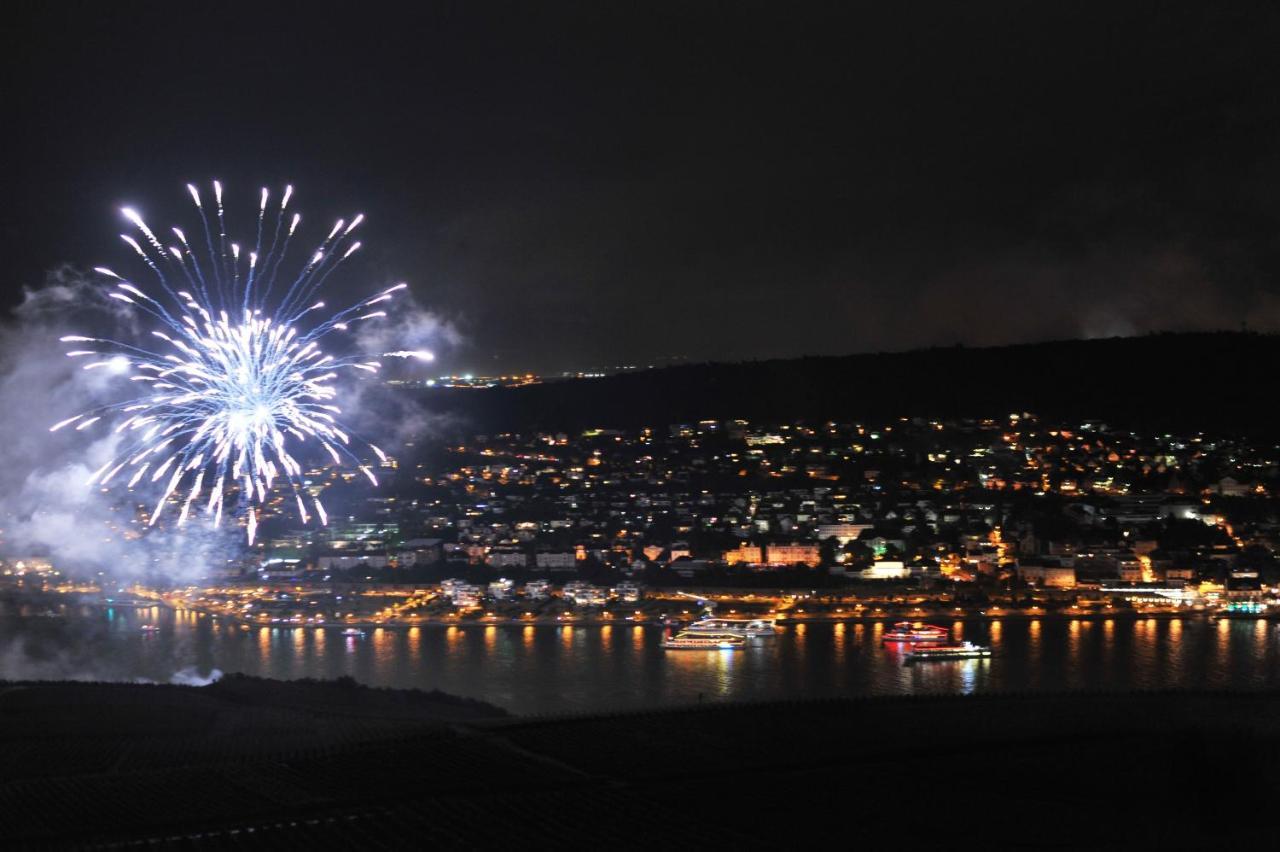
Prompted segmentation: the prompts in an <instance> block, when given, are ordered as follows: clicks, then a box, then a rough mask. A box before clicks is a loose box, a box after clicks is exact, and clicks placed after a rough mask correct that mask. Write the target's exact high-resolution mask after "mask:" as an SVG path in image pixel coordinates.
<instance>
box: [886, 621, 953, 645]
mask: <svg viewBox="0 0 1280 852" xmlns="http://www.w3.org/2000/svg"><path fill="white" fill-rule="evenodd" d="M950 637H951V631H950V630H947V628H945V627H935V626H934V625H932V624H923V623H921V622H919V621H899V622H898V623H897V624H895V625H893V629H892V630H888V631H886V632H885V634H884V636H882V637H880V641H881V642H882V643H884V642H913V643H914V642H945V641H947V639H949V638H950Z"/></svg>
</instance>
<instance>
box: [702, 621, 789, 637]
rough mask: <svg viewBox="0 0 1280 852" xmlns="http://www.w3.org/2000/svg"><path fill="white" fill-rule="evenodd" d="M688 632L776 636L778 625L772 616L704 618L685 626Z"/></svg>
mask: <svg viewBox="0 0 1280 852" xmlns="http://www.w3.org/2000/svg"><path fill="white" fill-rule="evenodd" d="M685 632H686V633H700V634H709V633H733V634H735V635H737V636H743V637H746V638H748V639H755V638H758V637H761V636H776V635H777V632H778V627H777V625H776V624H775V623H774V621H773V619H772V618H704V619H702V620H701V621H695V622H693V623H692V624H690V625H689V626H688V627H686V628H685Z"/></svg>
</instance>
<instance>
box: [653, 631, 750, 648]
mask: <svg viewBox="0 0 1280 852" xmlns="http://www.w3.org/2000/svg"><path fill="white" fill-rule="evenodd" d="M746 644H747V639H746V637H745V636H742V635H741V634H738V633H694V632H690V631H688V630H681V631H680V632H679V633H677V634H676V635H675V636H667V637H665V638H664V639H663V640H662V647H663V648H666V649H667V650H669V651H736V650H737V649H739V648H741V647H743V646H745V645H746Z"/></svg>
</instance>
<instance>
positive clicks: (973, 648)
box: [906, 642, 991, 663]
mask: <svg viewBox="0 0 1280 852" xmlns="http://www.w3.org/2000/svg"><path fill="white" fill-rule="evenodd" d="M990 656H991V649H990V648H988V647H987V646H985V645H975V644H973V643H972V642H946V643H944V642H922V643H921V644H919V645H916V646H915V647H913V648H912V649H911V650H910V651H908V652H907V656H906V661H907V662H908V663H915V662H927V661H930V660H972V659H976V658H979V657H990Z"/></svg>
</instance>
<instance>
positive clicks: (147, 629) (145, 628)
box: [138, 624, 160, 633]
mask: <svg viewBox="0 0 1280 852" xmlns="http://www.w3.org/2000/svg"><path fill="white" fill-rule="evenodd" d="M138 629H139V630H141V631H142V632H143V633H155V632H156V631H157V630H159V629H160V628H159V627H156V626H155V625H154V624H144V625H142V626H141V627H139V628H138Z"/></svg>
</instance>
